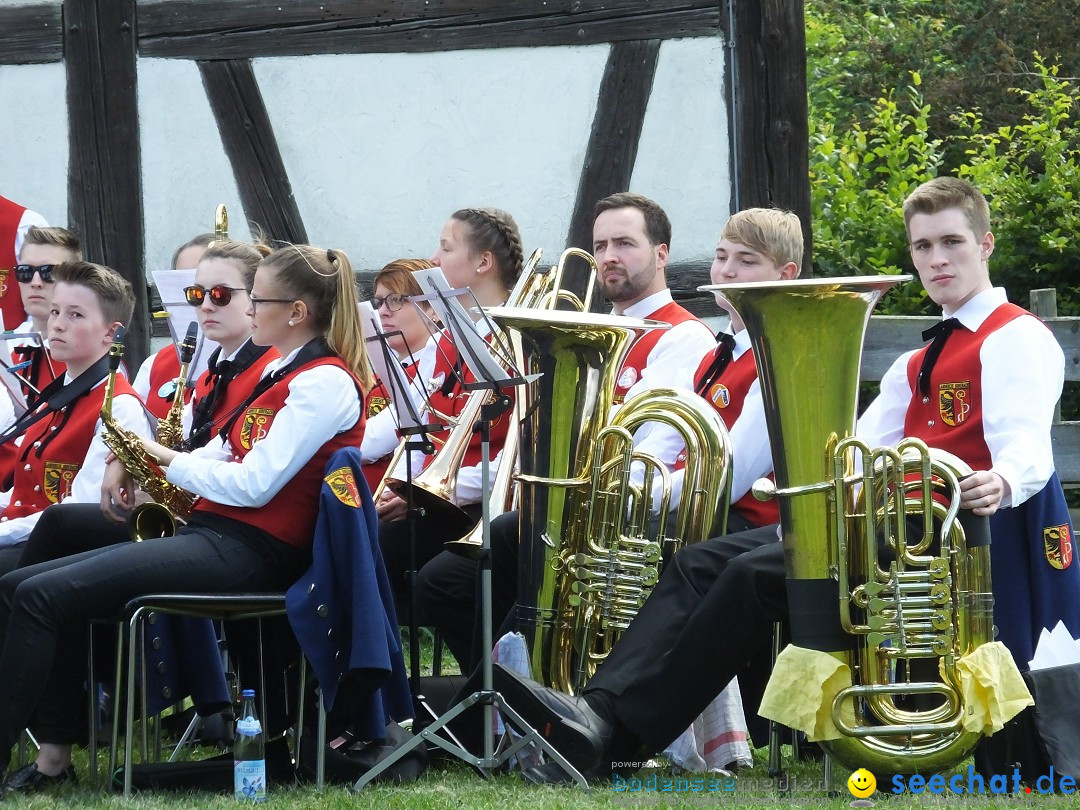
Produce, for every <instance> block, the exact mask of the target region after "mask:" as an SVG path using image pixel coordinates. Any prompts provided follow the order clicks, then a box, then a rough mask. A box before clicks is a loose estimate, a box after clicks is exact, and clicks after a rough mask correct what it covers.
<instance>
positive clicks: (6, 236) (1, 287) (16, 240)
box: [0, 197, 49, 330]
mask: <svg viewBox="0 0 1080 810" xmlns="http://www.w3.org/2000/svg"><path fill="white" fill-rule="evenodd" d="M48 225H49V223H48V222H46V221H45V219H44V217H42V216H41V214H35V213H34V212H33V211H31V210H29V209H28V208H26V207H25V206H23V205H19V204H18V203H17V202H12V201H11V200H9V199H7V198H6V197H0V276H2V278H0V317H2V320H3V328H4V329H6V330H11V329H14V328H15V327H16V326H17V325H18V324H20V323H22V321H23V319H24V318H25V317H26V313H25V312H24V311H23V304H22V300H21V299H20V297H19V292H18V290H16V289H15V275H14V273H13V272H12V268H13V267H15V265H16V264H17V263H18V262H17V260H18V258H19V253H20V252H21V251H22V245H23V239H24V238H25V236H26V232H27V231H28V230H30V228H32V227H35V226H36V227H38V228H46V227H48Z"/></svg>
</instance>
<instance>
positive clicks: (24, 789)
mask: <svg viewBox="0 0 1080 810" xmlns="http://www.w3.org/2000/svg"><path fill="white" fill-rule="evenodd" d="M78 781H79V777H78V776H76V775H75V766H74V765H68V766H67V767H66V768H64V770H62V771H60V773H58V774H56V776H48V775H46V774H43V773H42V772H41V771H39V770H38V767H37V763H36V762H31V763H30V764H29V765H24V766H23V767H22V768H19V770H17V771H12V772H11V773H10V774H9V775H8V778H7V779H6V780H5V782H4V793H6V794H9V793H24V794H25V793H37V792H38V791H39V790H45V789H46V788H49V787H52V786H53V785H62V784H63V783H65V782H71V783H72V784H74V783H75V782H78Z"/></svg>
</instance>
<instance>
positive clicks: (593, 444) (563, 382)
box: [489, 308, 731, 692]
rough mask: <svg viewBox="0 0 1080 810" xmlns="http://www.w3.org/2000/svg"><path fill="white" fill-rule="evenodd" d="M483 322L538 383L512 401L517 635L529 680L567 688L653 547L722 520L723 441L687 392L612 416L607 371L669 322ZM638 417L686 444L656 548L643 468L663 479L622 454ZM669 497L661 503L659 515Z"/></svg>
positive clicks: (518, 317)
mask: <svg viewBox="0 0 1080 810" xmlns="http://www.w3.org/2000/svg"><path fill="white" fill-rule="evenodd" d="M489 314H490V315H491V317H492V318H493V319H494V320H495V321H496V323H499V324H500V325H502V326H504V327H506V328H509V329H510V330H512V331H513V332H515V333H516V339H517V340H518V341H519V345H520V349H521V357H520V361H521V371H522V372H523V373H524V374H526V375H533V374H539V375H540V376H539V378H538V379H537V380H536V381H535V382H533V383H532V384H530V385H529V386H528V387H527V390H526V395H525V397H524V398H523V399H524V400H525V401H523V402H520V407H521V409H522V410H521V437H520V442H521V445H520V449H519V459H520V474H519V475H518V481H519V485H520V486H519V494H518V500H519V510H520V525H521V532H520V537H521V539H520V543H521V548H520V553H519V577H518V591H519V594H520V596H519V601H518V613H517V616H518V629H519V630H521V631H522V633H523V634H524V635H525V637H526V645H527V648H528V651H529V657H530V663H531V668H532V673H533V677H535V678H536V679H537V680H540V681H542V682H543V683H545V684H547V685H549V686H552V687H554V688H556V689H559V690H562V691H566V692H572V691H576V690H578V689H580V688H581V687H582V686H583V684H584V682H585V681H587V680H588V677H589V676H590V675H591V673H592V671H593V670H594V669H595V667H596V665H597V664H598V662H599V661H600V660H602V659H603V657H604V656H605V655H606V654H607V651H608V650H609V649H610V648H611V646H612V645H613V644H614V642H615V640H616V639H617V638H618V637H619V635H621V632H622V630H623V629H625V627H626V626H627V624H628V623H629V621H630V619H631V618H632V617H633V615H635V614H636V612H637V609H638V608H639V607H640V605H641V604H642V603H643V602H644V601H645V598H646V597H647V595H648V593H649V591H650V589H651V587H652V585H653V584H655V582H656V580H657V577H658V575H659V566H660V562H661V559H662V557H663V556H665V550H664V548H663V547H664V546H665V545H666V546H668V547H669V548H671V547H674V546H677V545H678V543H679V540H680V539H688V540H697V539H701V538H703V537H708V536H710V535H711V534H712V533H714V530H715V528H716V527H717V525H718V524H720V523H722V522H723V521H724V515H725V514H726V506H725V505H726V502H727V496H728V488H729V484H728V469H729V464H730V459H731V449H730V443H729V441H728V438H727V431H726V430H725V429H724V426H723V422H722V421H721V420H720V417H719V416H718V415H717V414H716V412H715V411H714V410H713V409H712V408H711V407H709V406H708V404H707V403H705V402H704V401H703V400H701V399H700V398H699V397H697V396H696V395H693V394H689V393H682V392H675V391H656V390H654V391H649V392H646V394H644V395H642V396H640V397H634V398H633V399H631V400H629V401H628V402H626V403H624V404H623V406H622V407H621V408H620V409H619V411H618V414H617V415H616V417H615V419H614V420H612V419H611V417H610V411H611V406H612V403H613V401H614V392H615V387H616V382H617V375H618V370H619V365H620V362H621V359H622V357H623V355H624V354H625V353H626V351H627V349H628V348H629V346H630V343H631V342H632V340H633V338H634V336H635V334H636V333H637V332H638V331H639V330H644V329H656V328H667V324H661V323H658V322H655V321H638V320H634V319H631V318H625V317H621V316H613V315H594V314H588V313H577V312H559V311H547V312H533V311H527V310H513V309H509V308H497V309H492V310H489ZM646 421H661V422H665V423H667V424H669V425H671V426H672V427H674V428H675V429H676V430H678V431H679V432H680V433H681V434H682V436H683V438H684V440H685V441H686V444H687V447H688V448H689V452H688V459H687V468H686V473H685V475H686V478H685V483H684V488H683V496H684V497H683V501H685V502H686V505H685V506H682V505H681V506H680V517H681V520H680V524H681V525H679V526H677V527H676V535H681V538H672V539H670V540H668V539H666V537H665V535H666V526H664V525H662V526H661V528H660V535H661V536H660V539H659V540H653V539H650V537H649V534H650V533H649V531H648V525H649V516H650V513H651V511H652V510H651V506H652V499H653V498H652V471H653V470H657V471H658V472H659V473H660V474H661V476H662V477H663V478H665V479H666V477H667V470H666V468H665V467H664V466H663V465H662V464H660V463H659V462H658V461H657V460H655V459H651V458H649V457H647V456H644V455H643V454H641V453H637V452H635V451H634V450H633V446H632V431H633V430H634V428H635V427H637V426H638V425H640V424H642V423H643V422H646ZM634 462H640V463H641V464H642V465H643V466H644V467H645V474H644V477H643V478H642V480H643V481H644V482H645V483H644V484H643V485H635V484H634V483H633V482H632V480H631V465H632V464H633V463H634ZM665 483H666V482H665ZM669 499H670V495H664V496H662V498H661V500H662V505H661V512H662V513H663V514H665V515H666V512H667V505H668V501H669ZM680 503H681V504H682V503H683V502H682V501H681V502H680ZM662 524H663V520H662ZM692 524H695V525H692Z"/></svg>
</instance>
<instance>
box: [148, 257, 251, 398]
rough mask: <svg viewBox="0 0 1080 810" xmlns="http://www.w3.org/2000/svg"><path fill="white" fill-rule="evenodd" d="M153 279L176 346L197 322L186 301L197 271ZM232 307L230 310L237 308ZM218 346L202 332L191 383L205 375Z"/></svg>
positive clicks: (158, 272) (173, 272) (167, 272)
mask: <svg viewBox="0 0 1080 810" xmlns="http://www.w3.org/2000/svg"><path fill="white" fill-rule="evenodd" d="M150 275H151V276H152V277H153V279H154V286H156V287H157V289H158V295H160V296H161V306H162V307H163V308H164V309H165V311H166V312H168V313H169V334H171V335H172V341H173V343H174V344H177V343H179V342H180V338H181V337H182V336H183V335H184V334H186V333H187V328H188V324H190V323H191V322H192V321H196V320H197V319H196V317H195V307H193V306H191V304H189V303H188V302H187V299H185V298H184V288H185V287H190V286H192V285H193V284H194V283H195V269H194V268H190V269H187V270H153V271H151V273H150ZM239 304H240V302H237V304H235V305H234V304H232V303H230V304H229V306H238V305H239ZM217 346H218V344H217V343H216V342H215V341H213V340H210V339H209V338H207V337H206V335H204V334H203V333H202V328H201V327H200V328H199V339H198V341H197V342H196V344H195V354H194V356H193V357H192V358H191V365H190V366H189V367H188V382H190V381H192V380H197V379H198V378H199V375H200V374H202V373H203V372H204V371H206V364H207V361H209V359H210V355H211V354H213V352H214V349H216V348H217Z"/></svg>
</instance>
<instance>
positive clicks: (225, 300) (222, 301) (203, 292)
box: [184, 284, 247, 307]
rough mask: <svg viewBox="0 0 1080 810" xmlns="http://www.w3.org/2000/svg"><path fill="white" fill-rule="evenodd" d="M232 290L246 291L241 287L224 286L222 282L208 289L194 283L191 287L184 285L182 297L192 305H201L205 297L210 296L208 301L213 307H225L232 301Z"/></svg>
mask: <svg viewBox="0 0 1080 810" xmlns="http://www.w3.org/2000/svg"><path fill="white" fill-rule="evenodd" d="M234 292H247V290H246V289H244V288H243V287H226V286H225V285H224V284H216V285H214V286H213V287H211V288H210V289H209V290H208V289H206V287H202V286H200V285H198V284H195V285H194V286H191V287H184V298H186V299H187V302H188V303H189V304H191V305H192V306H193V307H201V306H202V305H203V301H205V300H206V297H207V296H209V297H210V303H211V304H213V305H214V306H215V307H225V306H228V305H229V302H230V301H232V294H233V293H234Z"/></svg>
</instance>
